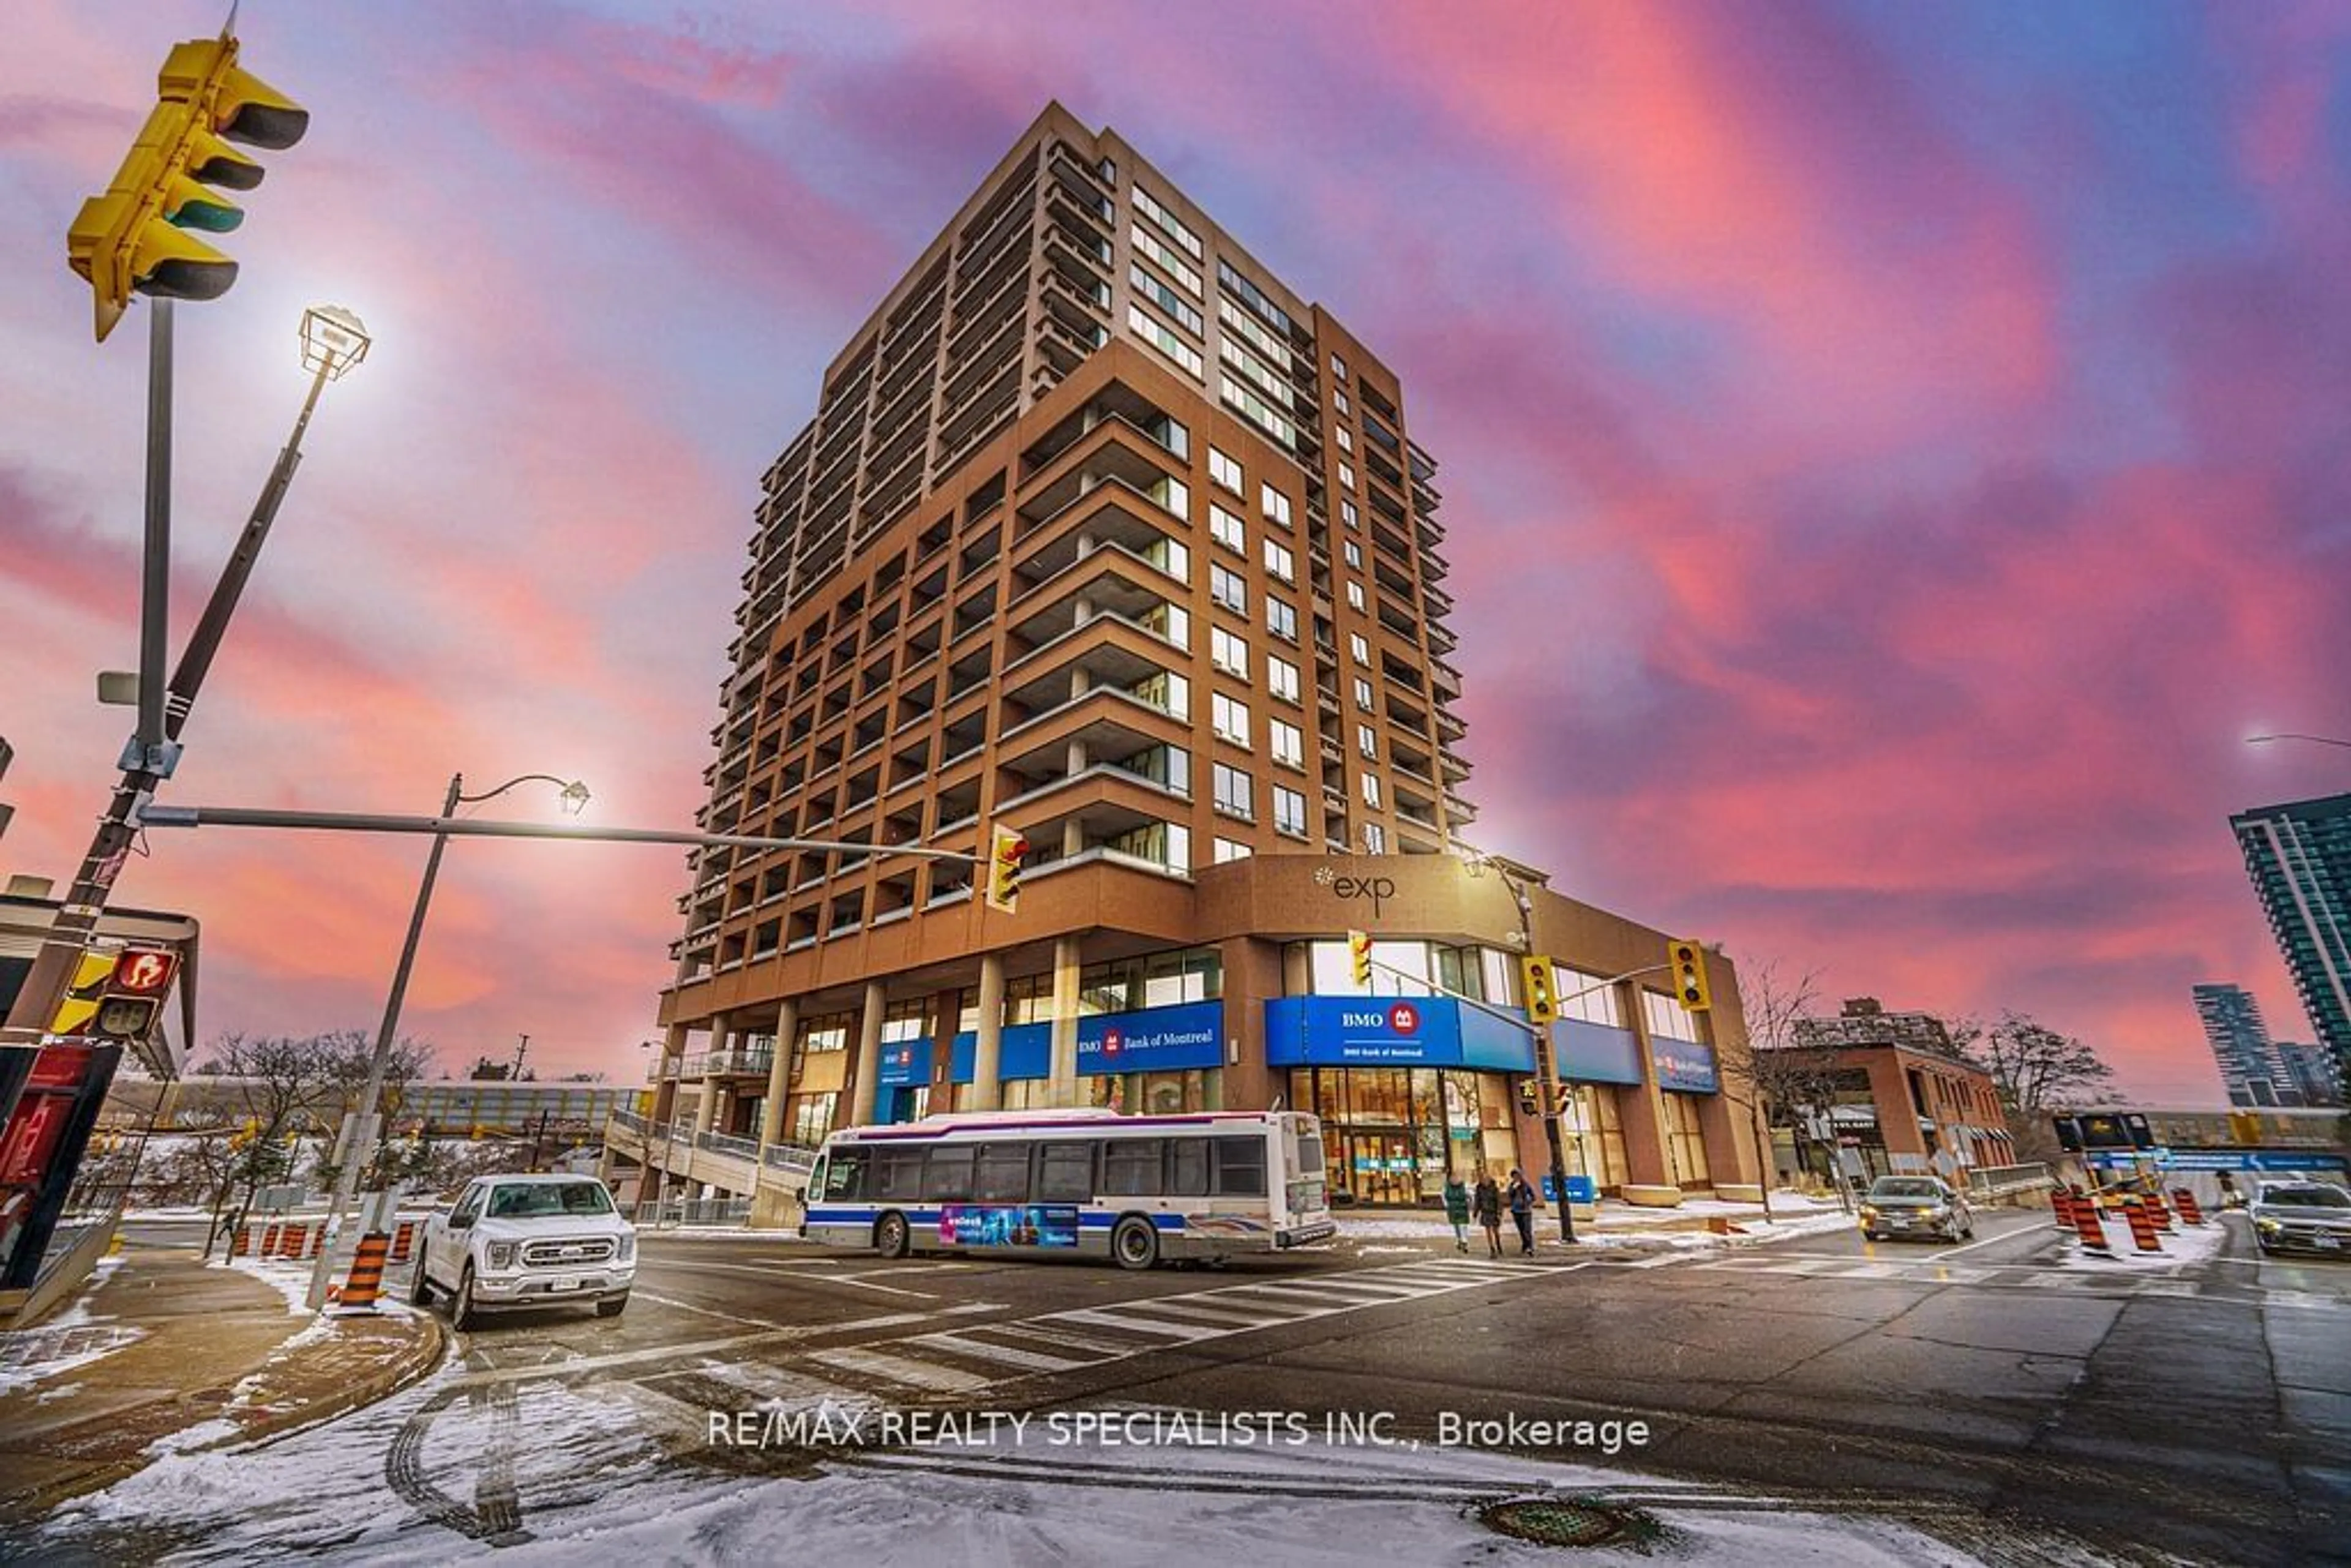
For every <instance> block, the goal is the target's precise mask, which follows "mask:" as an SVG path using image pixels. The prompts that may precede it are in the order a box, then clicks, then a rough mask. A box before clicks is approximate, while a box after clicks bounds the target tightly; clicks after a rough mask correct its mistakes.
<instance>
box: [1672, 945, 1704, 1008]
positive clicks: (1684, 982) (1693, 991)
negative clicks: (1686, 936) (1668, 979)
mask: <svg viewBox="0 0 2351 1568" xmlns="http://www.w3.org/2000/svg"><path fill="white" fill-rule="evenodd" d="M1666 967H1667V968H1668V969H1670V970H1672V971H1673V981H1674V995H1675V996H1676V997H1677V998H1680V1000H1681V1004H1682V1006H1683V1007H1684V1008H1686V1009H1688V1010H1689V1011H1691V1012H1694V1013H1702V1012H1704V1011H1706V1009H1708V1008H1710V1007H1712V1006H1713V1005H1714V1002H1713V999H1712V998H1710V997H1708V995H1707V989H1706V949H1705V948H1703V947H1701V946H1698V944H1697V943H1695V942H1686V941H1682V940H1679V939H1676V940H1674V941H1671V942H1668V943H1667V944H1666Z"/></svg>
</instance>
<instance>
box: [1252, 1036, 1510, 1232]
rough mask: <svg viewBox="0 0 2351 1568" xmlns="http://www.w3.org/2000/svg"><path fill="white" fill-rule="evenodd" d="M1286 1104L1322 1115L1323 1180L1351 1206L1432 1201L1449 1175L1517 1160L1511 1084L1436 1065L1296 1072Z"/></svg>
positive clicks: (1468, 1175)
mask: <svg viewBox="0 0 2351 1568" xmlns="http://www.w3.org/2000/svg"><path fill="white" fill-rule="evenodd" d="M1288 1103H1290V1104H1291V1105H1293V1106H1295V1107H1296V1108H1298V1109H1300V1110H1311V1111H1312V1112H1313V1113H1315V1114H1316V1115H1318V1116H1320V1117H1321V1118H1322V1123H1323V1129H1322V1132H1323V1152H1324V1155H1325V1158H1326V1164H1327V1168H1326V1176H1327V1179H1328V1180H1329V1182H1330V1184H1331V1186H1332V1190H1333V1191H1335V1192H1343V1193H1345V1194H1347V1195H1348V1197H1350V1198H1351V1199H1352V1200H1353V1201H1354V1202H1356V1203H1364V1204H1416V1203H1426V1202H1434V1201H1435V1200H1436V1198H1437V1195H1438V1194H1439V1193H1440V1192H1441V1191H1442V1190H1443V1188H1444V1185H1445V1178H1446V1177H1447V1176H1448V1175H1451V1176H1459V1177H1460V1178H1461V1179H1462V1180H1463V1181H1465V1182H1468V1181H1475V1180H1476V1179H1477V1176H1478V1174H1479V1166H1481V1164H1482V1165H1483V1166H1489V1167H1492V1168H1493V1169H1495V1171H1496V1173H1497V1174H1498V1175H1499V1173H1500V1172H1503V1171H1507V1170H1509V1168H1510V1166H1512V1165H1514V1164H1517V1163H1518V1141H1517V1138H1516V1136H1515V1135H1514V1133H1513V1131H1512V1124H1511V1121H1510V1082H1509V1080H1508V1078H1507V1077H1506V1076H1504V1075H1502V1074H1499V1073H1482V1072H1468V1071H1453V1070H1440V1069H1436V1068H1402V1067H1397V1068H1332V1067H1324V1068H1304V1067H1301V1068H1297V1069H1293V1070H1292V1071H1291V1072H1290V1095H1289V1101H1288Z"/></svg>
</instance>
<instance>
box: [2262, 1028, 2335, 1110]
mask: <svg viewBox="0 0 2351 1568" xmlns="http://www.w3.org/2000/svg"><path fill="white" fill-rule="evenodd" d="M2276 1044H2277V1054H2278V1063H2279V1066H2280V1067H2281V1068H2282V1069H2283V1072H2284V1081H2285V1082H2288V1083H2291V1084H2292V1085H2293V1086H2294V1089H2295V1090H2296V1091H2297V1092H2300V1093H2301V1095H2302V1103H2304V1104H2305V1105H2339V1104H2341V1103H2343V1084H2342V1082H2341V1080H2340V1079H2339V1078H2337V1077H2336V1075H2335V1059H2334V1058H2333V1057H2332V1056H2330V1055H2329V1054H2327V1051H2326V1048H2325V1046H2320V1045H2304V1043H2303V1042H2302V1041H2300V1040H2279V1041H2277V1042H2276Z"/></svg>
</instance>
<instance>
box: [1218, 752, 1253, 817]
mask: <svg viewBox="0 0 2351 1568" xmlns="http://www.w3.org/2000/svg"><path fill="white" fill-rule="evenodd" d="M1215 784H1216V802H1217V810H1219V811H1222V812H1224V813H1225V814H1226V815H1228V816H1233V817H1240V818H1243V819H1246V820H1247V821H1252V822H1253V821H1257V803H1256V790H1255V787H1254V784H1253V782H1252V781H1251V779H1249V775H1248V774H1247V773H1245V772H1243V771H1242V770H1241V769H1239V768H1228V767H1226V766H1225V765H1224V764H1223V763H1221V762H1219V763H1217V765H1216V779H1215Z"/></svg>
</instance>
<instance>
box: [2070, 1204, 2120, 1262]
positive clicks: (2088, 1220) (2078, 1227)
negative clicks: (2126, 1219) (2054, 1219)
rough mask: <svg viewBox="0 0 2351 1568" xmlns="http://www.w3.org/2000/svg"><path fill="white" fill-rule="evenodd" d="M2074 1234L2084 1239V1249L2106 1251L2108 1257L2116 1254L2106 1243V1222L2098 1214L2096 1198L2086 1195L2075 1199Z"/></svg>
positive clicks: (2086, 1250) (2087, 1250)
mask: <svg viewBox="0 0 2351 1568" xmlns="http://www.w3.org/2000/svg"><path fill="white" fill-rule="evenodd" d="M2074 1234H2075V1235H2076V1236H2079V1237H2080V1238H2081V1239H2082V1250H2083V1251H2085V1252H2104V1253H2105V1254H2106V1255H2107V1256H2108V1257H2112V1256H2113V1255H2114V1250H2115V1249H2113V1248H2111V1247H2109V1246H2107V1245H2106V1222H2105V1219H2104V1218H2101V1217H2100V1216H2099V1214H2098V1200H2097V1199H2096V1198H2095V1197H2085V1198H2080V1199H2077V1200H2075V1202H2074Z"/></svg>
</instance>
